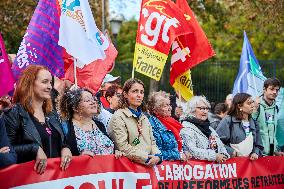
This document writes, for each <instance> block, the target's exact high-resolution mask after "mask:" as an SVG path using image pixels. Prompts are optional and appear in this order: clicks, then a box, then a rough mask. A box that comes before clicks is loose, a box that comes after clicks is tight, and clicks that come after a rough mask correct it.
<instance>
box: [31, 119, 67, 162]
mask: <svg viewBox="0 0 284 189" xmlns="http://www.w3.org/2000/svg"><path fill="white" fill-rule="evenodd" d="M30 117H31V119H32V121H33V123H34V125H35V127H36V129H37V131H38V133H39V135H40V138H41V142H42V148H43V151H44V153H45V155H46V156H47V157H48V158H55V157H60V154H61V138H60V134H59V133H58V131H56V129H55V128H54V127H53V126H52V125H50V126H49V124H47V123H46V122H43V123H42V122H39V121H38V119H37V118H35V117H34V116H33V115H31V114H30Z"/></svg>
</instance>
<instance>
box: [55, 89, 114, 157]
mask: <svg viewBox="0 0 284 189" xmlns="http://www.w3.org/2000/svg"><path fill="white" fill-rule="evenodd" d="M59 110H60V113H61V116H62V118H63V119H64V120H66V121H67V132H66V135H67V143H68V144H69V146H70V149H71V152H72V154H73V155H75V156H78V155H89V156H94V155H107V154H113V152H114V144H113V142H112V141H111V140H110V139H109V137H108V135H107V133H106V130H105V127H104V125H103V124H102V123H101V122H99V121H97V120H95V119H94V116H95V115H97V114H98V113H99V112H98V110H99V107H98V101H97V99H96V98H95V97H94V96H93V95H92V93H91V92H90V91H88V90H87V89H79V88H78V89H74V90H70V91H67V92H65V93H64V94H63V96H62V97H61V99H60V103H59Z"/></svg>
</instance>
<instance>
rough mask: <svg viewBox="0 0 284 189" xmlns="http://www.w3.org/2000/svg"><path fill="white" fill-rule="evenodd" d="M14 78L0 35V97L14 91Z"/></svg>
mask: <svg viewBox="0 0 284 189" xmlns="http://www.w3.org/2000/svg"><path fill="white" fill-rule="evenodd" d="M14 83H15V80H14V77H13V73H12V70H11V65H10V62H9V58H8V55H7V53H6V50H5V44H4V40H3V38H2V36H1V34H0V86H1V87H0V97H1V96H3V95H6V94H8V92H10V91H12V90H13V89H14Z"/></svg>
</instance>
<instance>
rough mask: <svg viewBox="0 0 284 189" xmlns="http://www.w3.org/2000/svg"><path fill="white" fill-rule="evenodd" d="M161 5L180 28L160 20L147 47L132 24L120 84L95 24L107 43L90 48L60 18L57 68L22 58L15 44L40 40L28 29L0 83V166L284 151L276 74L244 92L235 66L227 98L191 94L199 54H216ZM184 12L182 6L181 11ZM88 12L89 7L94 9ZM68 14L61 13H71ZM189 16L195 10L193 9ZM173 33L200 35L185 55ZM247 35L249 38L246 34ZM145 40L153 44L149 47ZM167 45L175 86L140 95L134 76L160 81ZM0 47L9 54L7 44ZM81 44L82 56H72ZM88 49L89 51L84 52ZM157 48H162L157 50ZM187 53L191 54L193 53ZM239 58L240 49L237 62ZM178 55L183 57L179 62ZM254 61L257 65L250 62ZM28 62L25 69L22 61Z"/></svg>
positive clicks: (221, 158)
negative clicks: (131, 49)
mask: <svg viewBox="0 0 284 189" xmlns="http://www.w3.org/2000/svg"><path fill="white" fill-rule="evenodd" d="M144 1H145V2H146V0H143V2H144ZM40 2H41V1H40ZM40 2H39V3H40ZM43 2H44V1H43ZM178 2H181V1H177V3H178ZM81 3H83V1H81ZM145 4H146V3H145ZM182 5H184V4H182ZM44 6H45V5H44V4H42V5H41V6H39V10H38V11H42V10H40V8H42V7H44ZM70 6H71V5H70ZM147 6H148V5H145V7H146V8H148V10H146V8H145V7H144V9H143V11H144V12H146V11H149V12H147V14H148V13H149V14H150V13H151V11H153V10H152V9H151V8H149V7H150V6H149V7H147ZM165 6H169V7H166V10H167V11H168V12H167V13H168V15H169V16H173V15H174V16H176V18H177V19H178V20H179V21H180V23H181V25H182V27H181V28H179V29H177V30H174V29H176V28H175V27H171V26H173V25H171V24H172V23H167V25H166V26H165V27H163V37H160V38H159V40H160V42H159V43H160V45H156V44H154V43H153V44H152V42H153V41H151V40H150V38H148V37H149V36H150V33H151V32H153V31H154V30H153V31H150V32H149V31H147V27H145V28H146V29H145V31H144V30H143V29H144V27H143V28H138V30H137V31H141V33H140V32H138V33H137V35H138V37H137V41H136V47H135V48H136V49H135V53H137V54H135V55H134V62H135V63H134V65H133V67H134V68H133V77H132V78H129V79H128V80H126V81H125V82H124V83H122V82H121V76H119V75H118V76H113V75H111V74H110V71H111V69H112V67H113V66H114V61H115V58H116V55H117V51H116V50H115V47H114V46H113V44H112V43H111V41H110V40H109V39H108V37H107V36H106V35H104V34H102V33H101V32H100V31H99V30H98V29H97V28H96V29H97V30H98V33H97V34H98V36H96V39H98V38H100V39H102V41H104V42H102V41H101V42H102V43H96V45H97V46H92V45H90V44H91V42H90V41H92V40H93V39H92V40H91V39H87V38H84V39H83V38H82V40H86V41H88V40H89V42H88V43H86V44H88V45H89V46H88V45H86V46H84V47H82V46H81V47H80V48H83V49H79V50H78V49H75V50H74V48H73V47H75V46H76V44H71V43H69V42H68V40H70V39H71V38H74V36H73V34H71V33H72V32H69V33H68V32H66V30H65V29H67V28H68V27H66V28H65V27H64V24H66V23H68V22H69V21H70V20H69V21H68V19H66V20H65V22H62V23H61V21H62V20H64V18H61V19H60V27H61V28H60V31H59V34H58V35H59V36H57V37H58V38H57V41H58V44H57V42H56V43H52V44H56V46H54V47H52V48H53V49H55V48H58V49H61V48H63V47H64V48H65V50H66V52H64V53H65V54H64V57H65V58H64V60H63V59H59V58H56V57H55V59H56V60H57V61H58V62H60V61H62V65H63V62H64V68H58V67H56V66H53V65H52V63H53V60H51V61H50V62H47V60H46V59H38V60H36V61H34V59H32V60H31V59H26V60H25V61H26V62H21V61H23V60H24V58H23V55H25V54H24V53H23V52H22V51H21V50H22V49H23V48H24V47H27V46H25V43H29V45H31V44H32V41H33V40H35V41H36V37H33V36H28V34H29V35H30V34H31V33H33V32H27V35H25V36H24V39H23V42H22V44H21V47H20V49H19V52H18V54H17V57H16V59H15V61H14V63H12V64H11V63H10V62H9V63H8V64H7V65H9V66H8V67H6V68H5V69H6V70H10V71H11V73H12V72H13V74H14V75H13V76H11V74H10V76H11V77H12V78H13V79H14V80H13V82H11V83H8V82H7V83H5V86H8V85H9V86H11V87H10V88H8V87H7V88H5V90H4V87H3V88H2V89H1V90H0V92H1V93H0V94H1V97H0V169H5V168H7V167H8V166H11V165H14V164H21V163H26V162H30V161H33V162H34V166H33V170H30V171H35V172H36V173H37V174H39V175H42V174H44V173H45V171H46V169H47V166H48V161H47V160H48V159H49V158H59V159H60V169H61V170H63V171H68V167H69V166H70V165H72V163H73V162H72V159H73V158H74V157H75V156H85V157H94V156H96V155H111V154H113V155H114V156H115V158H117V159H119V158H122V157H126V158H128V159H129V160H130V161H132V162H134V163H136V164H139V165H141V166H146V167H151V168H152V167H155V166H156V165H159V164H161V163H162V162H165V161H171V162H173V161H177V162H190V161H192V160H203V161H208V162H209V163H213V162H215V163H216V164H222V163H225V162H226V161H227V160H229V159H230V158H237V157H247V159H249V160H250V161H251V162H254V161H256V160H258V159H259V158H261V157H264V158H265V157H267V156H284V142H283V136H281V134H280V135H279V134H277V131H279V130H281V131H283V130H284V125H283V120H284V117H281V115H282V116H283V115H284V114H281V115H280V114H279V107H278V106H277V105H276V98H277V96H278V93H279V91H280V88H281V83H280V81H279V80H278V79H277V78H265V79H262V82H258V83H257V85H258V86H257V87H258V88H260V89H261V90H260V91H258V92H259V94H258V95H255V93H252V92H251V91H249V90H247V91H240V90H238V89H240V88H242V87H240V85H244V84H243V83H242V82H243V79H242V78H241V77H240V74H241V73H242V71H241V70H240V71H239V75H238V76H237V79H236V83H235V86H236V87H235V86H234V89H233V91H232V94H225V95H227V97H226V99H224V100H223V102H219V103H216V102H209V100H208V98H206V96H203V95H195V94H194V93H193V89H192V83H191V76H190V69H191V68H192V67H193V66H196V65H197V64H199V63H201V62H202V61H200V60H203V61H204V60H206V59H208V58H210V57H212V56H214V54H215V52H214V50H213V49H212V47H211V45H210V44H209V42H208V40H207V39H206V36H205V34H204V33H203V32H200V31H202V30H201V28H200V26H199V25H198V23H197V21H196V20H194V19H192V23H191V24H192V25H193V26H192V27H193V28H194V27H195V29H194V32H196V33H195V34H196V35H195V36H193V35H190V34H189V32H187V30H189V28H190V27H188V26H187V25H186V24H187V22H186V20H185V19H184V18H183V17H182V16H180V17H178V16H179V15H183V14H182V13H181V12H178V13H177V11H182V10H180V9H178V8H176V9H173V8H172V7H174V6H176V5H175V4H174V3H173V2H171V3H169V4H167V5H165ZM170 6H172V7H170ZM186 6H187V5H186ZM86 7H87V6H86ZM182 7H183V6H182ZM66 9H68V7H67V8H66ZM68 10H69V9H68ZM189 10H190V8H189V7H188V10H183V11H189ZM69 11H71V9H70V10H69ZM82 11H83V8H82ZM85 11H86V12H87V13H88V11H90V10H87V9H86V10H85ZM190 11H191V10H190ZM71 13H72V12H70V13H68V14H66V15H67V16H68V15H69V16H70V14H71ZM154 13H156V12H154ZM88 14H89V13H88ZM145 14H146V13H145ZM157 14H158V13H157ZM157 14H153V15H157ZM188 14H189V15H191V16H192V18H193V17H194V16H193V15H192V14H193V13H191V12H190V13H188ZM62 15H63V16H64V12H63V13H62ZM62 15H61V17H62ZM66 15H65V16H66ZM91 17H92V16H91ZM161 18H162V17H161ZM43 19H45V18H43ZM147 19H148V18H146V17H143V16H142V15H141V18H140V21H139V23H140V24H139V27H140V26H141V27H142V25H143V24H145V22H146V21H147V23H148V20H147ZM34 20H36V19H33V20H32V21H34ZM32 21H31V22H32ZM168 21H169V20H167V19H166V20H165V22H168ZM39 22H40V20H39ZM58 22H59V18H58ZM86 23H87V22H86ZM90 23H91V22H88V24H90ZM148 24H149V23H148ZM150 24H151V23H150ZM157 25H158V24H157ZM53 27H55V26H53ZM78 27H81V25H79V26H78ZM84 27H85V26H84ZM176 27H178V26H176ZM88 28H89V27H86V28H84V30H82V32H83V33H84V32H85V29H86V30H88ZM90 28H92V27H90ZM165 28H166V29H167V31H165V30H166V29H165ZM57 29H58V30H59V28H57ZM148 29H149V28H148ZM30 30H33V24H31V26H30V27H28V31H30ZM61 30H62V31H61ZM74 30H76V29H74ZM150 30H151V27H150ZM168 30H171V31H170V32H171V36H167V32H168ZM159 31H160V30H159ZM61 32H63V34H62V33H61ZM170 32H169V33H170ZM74 33H76V32H74ZM74 35H75V34H74ZM153 35H156V33H155V32H154V34H153ZM187 35H188V36H187ZM140 36H142V37H141V38H139V37H140ZM177 36H182V37H185V38H186V37H188V38H191V39H192V38H194V37H196V38H194V40H193V41H196V44H194V45H195V47H194V48H191V52H190V53H191V54H190V56H188V57H187V55H188V53H189V52H187V53H185V54H183V55H182V52H186V50H184V49H183V50H181V49H180V47H179V46H178V45H179V44H178V43H177V42H176V41H175V39H176V38H175V37H177ZM244 36H245V39H247V37H246V34H245V33H244ZM0 37H1V36H0ZM64 37H65V38H64ZM75 37H77V36H75ZM91 37H92V36H91ZM156 37H157V36H154V38H156ZM182 37H181V38H180V41H179V43H184V45H183V46H184V47H186V46H187V44H186V40H183V38H182ZM63 38H64V39H63ZM201 38H202V39H203V41H202V43H200V44H199V42H198V39H201ZM29 39H32V40H31V42H28V40H29ZM156 39H157V40H158V37H157V38H156ZM0 40H2V37H1V38H0ZM83 43H84V41H83V42H82V44H83ZM106 43H107V44H106ZM156 43H157V41H156ZM244 43H248V42H244ZM70 44H71V46H72V48H70ZM151 44H152V46H154V45H156V46H157V47H156V46H155V49H154V50H153V49H152V50H153V51H152V52H151V48H150V47H151ZM172 44H173V51H172V53H173V57H174V58H172V65H171V77H170V81H169V84H170V85H172V86H173V88H174V94H169V93H167V92H165V91H155V92H151V93H150V94H149V96H146V95H145V94H148V93H147V91H145V85H144V83H143V82H142V81H141V80H140V79H138V78H136V77H134V71H137V72H140V73H142V74H144V75H146V76H149V77H151V78H152V79H156V80H159V79H160V77H161V73H162V70H163V67H162V68H160V67H159V66H156V67H155V65H154V64H153V65H150V63H151V62H157V64H165V62H166V59H165V58H164V55H166V58H167V53H168V51H167V50H169V49H170V48H171V45H172ZM100 45H101V46H100ZM190 45H192V44H190ZM158 46H159V47H158ZM94 48H98V49H100V50H98V51H96V52H95V53H97V54H95V55H94V54H92V53H93V51H92V50H91V49H94ZM159 48H160V49H159ZM1 49H2V51H1V52H2V54H5V51H4V48H3V45H2V46H1ZM149 49H150V50H149ZM165 49H167V50H165ZM250 50H251V51H252V49H250ZM77 51H84V52H86V53H85V54H84V53H83V54H82V55H81V54H80V55H78V54H76V53H77ZM89 51H90V53H91V54H88V53H89ZM157 51H158V52H159V53H160V54H159V53H158V54H155V52H157ZM197 51H199V52H200V53H197V54H198V55H196V54H195V53H196V52H197ZM108 53H109V54H108ZM139 53H140V54H139ZM143 53H144V54H143ZM163 53H164V54H163ZM174 53H176V54H174ZM249 53H252V54H250V58H251V57H252V58H255V57H254V55H253V52H249ZM2 54H1V57H2ZM161 54H162V55H161ZM177 54H178V55H177ZM40 56H41V55H40V54H38V57H40ZM54 56H55V55H54ZM178 56H183V57H178ZM197 56H200V57H197ZM1 57H0V58H1ZM28 57H30V56H28ZM75 57H76V58H75ZM186 57H187V58H189V57H190V58H189V60H187V58H186ZM244 57H245V55H244V53H243V54H242V58H241V63H242V62H244V61H243V58H244ZM173 59H174V60H173ZM183 59H184V60H186V63H188V64H186V63H183V62H184V61H183V62H182V61H181V60H183ZM3 60H4V59H3ZM70 60H71V63H70ZM254 61H255V62H257V60H256V59H255V60H254ZM76 63H77V67H76ZM24 64H25V65H26V66H22V65H24ZM2 65H3V64H2ZM11 65H12V66H11ZM58 65H59V64H58ZM66 65H68V66H66ZM65 67H67V68H68V69H66V68H65ZM259 67H260V66H259ZM0 69H2V68H0ZM3 69H4V68H3ZM255 69H257V68H255ZM86 71H87V72H88V73H87V74H86ZM154 72H155V73H154ZM248 72H249V71H248ZM259 72H260V71H259ZM5 74H6V75H5ZM5 74H4V75H5V76H4V77H6V78H8V77H10V76H9V75H8V72H5ZM84 74H85V75H84ZM247 77H250V75H249V74H248V76H247ZM237 81H238V82H237ZM259 83H261V84H259ZM1 87H2V86H1ZM255 87H256V86H255ZM279 141H281V142H282V143H279ZM167 168H168V167H167Z"/></svg>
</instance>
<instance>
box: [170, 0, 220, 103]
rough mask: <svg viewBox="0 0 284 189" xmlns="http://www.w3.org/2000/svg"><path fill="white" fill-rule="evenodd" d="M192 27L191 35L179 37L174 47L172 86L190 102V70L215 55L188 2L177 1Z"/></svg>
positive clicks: (191, 94)
mask: <svg viewBox="0 0 284 189" xmlns="http://www.w3.org/2000/svg"><path fill="white" fill-rule="evenodd" d="M176 5H177V6H178V7H179V8H180V9H181V10H182V12H183V13H184V15H185V18H186V20H187V22H188V24H189V26H190V28H189V30H190V31H191V32H190V33H189V34H186V35H181V36H178V37H177V38H176V39H175V41H174V43H173V45H172V58H171V71H170V84H171V85H172V86H173V88H174V89H175V90H176V91H177V92H178V93H180V94H181V96H182V97H183V98H184V99H185V100H186V101H188V100H189V99H190V98H191V97H192V96H193V88H192V81H191V74H190V69H191V68H193V67H194V66H196V65H198V64H199V63H201V62H203V61H205V60H207V59H208V58H210V57H212V56H214V55H215V52H214V50H213V49H212V47H211V44H210V43H209V41H208V39H207V37H206V35H205V33H204V32H203V30H202V28H201V27H200V25H199V24H198V21H197V20H196V19H195V17H194V13H193V12H192V10H191V9H190V7H189V6H188V4H187V1H186V0H176Z"/></svg>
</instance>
